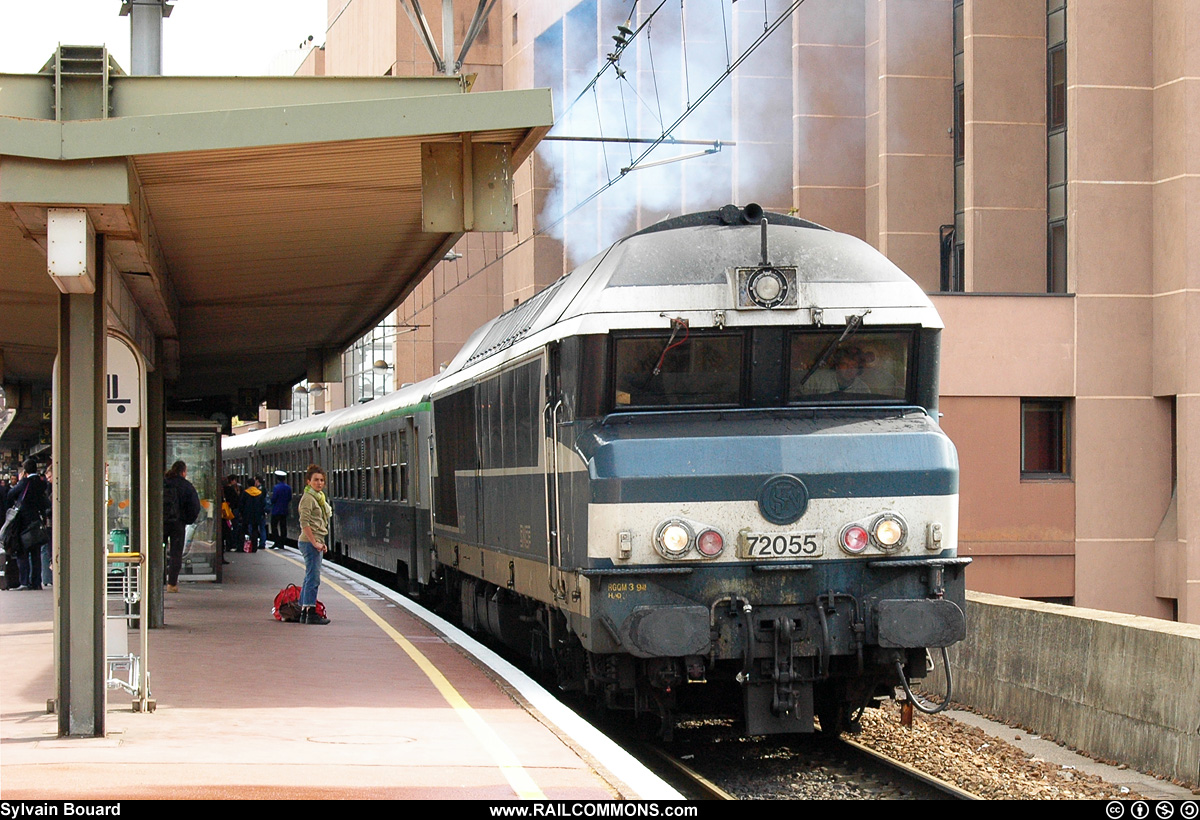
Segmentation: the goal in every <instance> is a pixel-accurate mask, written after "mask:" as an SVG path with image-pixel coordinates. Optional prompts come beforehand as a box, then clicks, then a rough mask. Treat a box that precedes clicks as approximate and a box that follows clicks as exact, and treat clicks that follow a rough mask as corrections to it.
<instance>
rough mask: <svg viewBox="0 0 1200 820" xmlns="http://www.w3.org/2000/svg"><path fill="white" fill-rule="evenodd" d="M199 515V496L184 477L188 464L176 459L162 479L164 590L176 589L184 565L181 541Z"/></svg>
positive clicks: (175, 590) (172, 590)
mask: <svg viewBox="0 0 1200 820" xmlns="http://www.w3.org/2000/svg"><path fill="white" fill-rule="evenodd" d="M199 517H200V495H199V494H198V493H197V492H196V488H195V487H194V486H192V482H190V481H188V480H187V465H186V464H184V463H183V462H182V461H176V462H175V463H174V464H172V465H171V469H169V470H167V475H166V478H164V479H163V540H164V541H165V542H166V543H167V545H168V547H169V550H170V553H169V557H168V559H167V592H178V591H179V569H180V567H182V566H183V540H184V534H185V533H186V532H187V525H188V524H195V523H196V519H197V518H199Z"/></svg>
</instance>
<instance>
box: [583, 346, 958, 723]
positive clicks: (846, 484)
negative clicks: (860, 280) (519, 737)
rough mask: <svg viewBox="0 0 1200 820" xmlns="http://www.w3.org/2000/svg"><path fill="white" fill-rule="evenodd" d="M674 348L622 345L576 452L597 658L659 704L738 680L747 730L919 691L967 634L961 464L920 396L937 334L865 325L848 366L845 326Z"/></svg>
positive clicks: (591, 643) (613, 353) (830, 716)
mask: <svg viewBox="0 0 1200 820" xmlns="http://www.w3.org/2000/svg"><path fill="white" fill-rule="evenodd" d="M674 335H675V337H676V338H675V339H672V338H671V337H672V330H666V331H664V332H662V333H657V334H655V333H647V332H644V331H639V332H636V333H630V334H622V333H614V334H613V335H612V336H611V338H610V339H609V340H608V345H609V350H608V356H607V361H608V363H609V365H610V367H611V372H610V373H609V374H608V380H607V381H608V384H609V386H610V387H609V390H610V392H609V397H610V401H611V403H610V404H609V408H610V409H611V412H610V413H608V414H606V415H605V416H603V417H602V418H600V419H598V420H597V421H596V422H595V423H593V424H590V425H581V426H580V435H579V437H578V438H577V439H576V440H575V442H574V445H575V448H576V451H577V452H579V453H580V455H581V456H582V457H583V458H584V460H585V462H586V464H587V473H588V476H589V482H590V494H591V497H590V503H589V504H588V508H587V509H588V511H587V515H588V520H587V533H588V541H587V543H588V556H587V566H588V567H589V568H588V570H586V572H587V573H588V574H589V575H590V576H591V579H592V600H593V608H592V621H593V622H594V623H595V622H598V623H602V624H606V625H607V628H603V629H593V630H592V631H591V633H590V634H589V636H588V637H589V640H588V644H587V645H588V648H589V650H590V651H593V652H595V653H597V654H601V655H604V654H608V653H612V652H616V653H628V654H629V655H630V656H632V657H634V658H638V659H641V661H640V663H641V667H642V669H643V671H644V674H645V676H646V678H647V679H648V680H649V679H653V680H654V681H656V682H657V686H658V687H659V688H660V689H661V690H664V691H665V690H670V689H675V690H678V691H680V692H681V694H685V693H686V687H685V688H684V689H679V687H680V685H681V684H684V683H685V682H687V681H692V682H700V681H706V682H707V681H710V679H711V680H713V681H714V682H715V681H717V680H720V679H725V680H736V681H737V682H738V683H739V684H740V687H741V689H742V694H743V697H744V699H745V703H744V708H743V714H744V716H745V718H746V721H747V729H748V731H750V732H751V733H754V734H758V733H771V732H802V731H811V730H812V715H813V714H814V711H821V710H824V711H825V713H826V719H825V723H828V722H830V721H831V720H838V716H840V715H842V714H844V713H848V712H849V711H852V709H854V708H857V707H858V706H861V705H863V704H864V703H865V702H867V701H868V700H869V699H870V698H871V697H872V696H874V695H875V694H876V693H877V692H878V691H880V690H881V688H882V689H887V688H888V687H890V686H891V685H893V684H896V683H898V681H895V680H894V678H895V665H896V663H897V662H899V663H900V664H901V665H902V666H903V667H905V669H906V672H905V675H906V676H907V677H923V676H924V674H925V649H926V648H927V647H939V646H947V645H949V644H952V643H954V642H956V641H958V640H961V638H962V637H963V635H964V630H965V619H964V617H963V606H964V603H963V597H964V587H963V583H962V571H961V570H962V567H961V563H960V561H959V559H957V554H956V549H955V544H956V539H957V490H958V487H957V481H958V472H957V460H956V456H955V453H954V449H953V446H952V445H951V443H950V442H949V440H948V439H947V438H946V436H945V434H943V433H942V432H941V430H940V429H939V428H938V426H937V424H936V422H935V421H934V420H933V418H932V417H931V416H930V415H929V413H928V411H927V410H926V408H924V407H921V406H919V405H916V404H915V403H913V401H912V399H913V398H914V397H915V395H916V394H917V393H918V392H919V391H920V383H921V376H920V374H921V372H922V370H921V367H920V366H919V365H918V360H919V358H920V356H921V343H922V340H924V342H925V343H926V344H928V345H930V346H931V347H934V348H935V347H936V334H935V333H929V332H924V331H922V330H920V329H918V328H883V329H872V330H870V331H863V332H861V333H860V334H858V336H857V337H856V338H854V339H853V344H854V347H853V351H854V353H853V354H852V355H853V356H854V357H856V361H855V362H853V363H852V364H853V367H848V366H847V365H846V364H845V363H844V359H843V358H842V356H841V355H840V353H841V350H843V349H844V348H843V347H842V346H841V345H839V339H841V341H842V342H843V343H844V342H845V341H846V339H845V338H843V337H842V329H828V330H820V331H805V332H799V331H796V330H794V329H785V328H763V327H754V328H747V329H742V330H731V329H728V328H726V329H721V330H717V331H714V332H711V333H706V332H703V331H701V332H692V333H689V334H688V335H687V337H686V338H683V339H681V338H680V334H679V333H678V332H676V333H675V334H674ZM763 337H767V338H766V339H764V338H763ZM781 340H786V344H782V345H781V344H780V342H781ZM763 349H782V350H783V351H784V355H783V356H782V357H779V356H776V357H774V358H773V359H765V357H758V358H756V357H755V356H754V355H753V351H755V350H763ZM864 351H871V352H872V353H873V354H874V355H873V357H872V358H871V359H869V362H870V364H871V365H874V366H875V367H877V368H878V371H877V372H866V370H867V369H866V368H865V367H863V366H862V365H861V362H862V361H863V358H864V357H865V355H866V354H865V353H864ZM925 355H926V357H930V354H929V353H926V354H925ZM822 358H824V359H825V361H826V362H828V363H830V365H829V366H825V365H822V366H821V367H814V363H819V362H820V361H821V359H822ZM592 361H595V359H592ZM776 367H779V368H780V369H781V372H778V373H775V372H773V373H756V372H755V370H756V368H757V369H760V370H761V369H767V368H770V369H774V368H776ZM839 369H840V370H841V371H842V372H839ZM655 371H657V372H655ZM814 381H816V382H817V384H816V385H815V386H811V387H810V385H812V383H813V382H814ZM652 382H658V383H659V386H657V387H654V386H652V384H651V383H652ZM756 390H758V391H770V393H771V395H768V396H763V395H761V393H756V392H755V391H756ZM825 700H828V701H830V702H831V703H832V706H826V705H825V704H824V702H823V701H825Z"/></svg>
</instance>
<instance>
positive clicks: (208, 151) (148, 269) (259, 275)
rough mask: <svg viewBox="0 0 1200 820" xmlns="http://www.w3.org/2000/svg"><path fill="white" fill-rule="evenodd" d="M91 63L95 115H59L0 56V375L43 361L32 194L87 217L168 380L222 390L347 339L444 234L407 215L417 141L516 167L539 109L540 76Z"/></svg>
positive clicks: (44, 309)
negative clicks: (104, 94)
mask: <svg viewBox="0 0 1200 820" xmlns="http://www.w3.org/2000/svg"><path fill="white" fill-rule="evenodd" d="M106 79H107V82H108V83H109V84H110V87H111V96H110V100H109V106H110V108H111V114H110V116H108V117H105V118H93V119H78V120H62V121H60V120H56V119H54V118H53V108H52V107H47V104H46V101H47V100H50V101H51V102H52V101H53V100H54V99H55V97H54V89H53V84H54V82H55V76H54V75H53V74H43V75H19V76H14V75H0V209H3V210H4V211H6V213H4V214H2V215H0V349H3V350H4V351H5V356H4V366H5V371H6V377H7V378H9V379H12V378H18V379H30V378H35V379H36V378H39V377H40V378H43V379H48V378H49V363H50V362H51V361H52V359H53V355H54V351H55V349H56V344H57V343H56V335H55V334H56V321H55V316H56V299H55V294H56V293H57V291H56V289H55V287H54V285H53V283H52V282H51V280H50V278H49V277H48V276H47V274H46V272H45V268H46V257H45V244H46V209H47V208H48V207H83V208H87V210H88V213H89V215H90V217H91V219H92V222H93V224H95V225H96V229H97V231H98V232H100V233H104V234H105V243H106V247H107V251H108V256H109V259H110V260H111V261H112V262H113V263H114V265H115V269H116V270H117V271H119V275H120V277H121V280H122V282H123V283H124V285H125V288H126V289H127V291H128V293H129V294H130V295H131V297H132V299H133V300H134V301H135V302H136V303H137V307H138V308H139V309H140V311H141V313H142V314H143V315H144V316H145V318H146V321H147V322H148V324H149V325H151V326H152V327H153V329H154V332H155V334H156V335H157V336H159V337H160V338H163V339H165V340H167V345H166V351H167V352H166V355H165V357H164V359H163V360H162V361H161V362H160V364H161V365H162V366H164V367H165V368H166V369H165V371H164V372H166V374H167V375H168V377H171V378H175V379H176V382H175V386H174V390H173V392H174V393H175V395H177V396H215V395H228V394H231V393H233V392H236V390H237V388H239V387H265V386H268V385H273V384H274V385H279V384H291V383H294V382H295V381H298V380H299V379H302V378H304V377H305V375H306V350H309V349H314V348H316V349H321V350H324V351H340V350H341V349H343V348H345V347H346V346H348V345H349V344H350V343H351V342H353V341H354V340H355V339H357V338H358V337H359V336H361V335H362V334H363V333H364V332H366V331H367V330H368V329H369V328H371V327H372V326H374V325H375V324H377V323H378V322H380V321H381V320H382V319H383V318H384V317H385V316H386V315H387V313H388V312H389V311H390V310H391V309H392V308H394V307H395V306H396V305H397V304H399V302H400V301H401V300H402V299H403V298H404V297H405V296H406V295H407V294H408V293H409V292H410V291H411V290H412V289H413V288H414V287H416V285H417V284H418V283H419V282H420V280H421V278H422V277H424V275H425V274H426V273H428V271H429V270H431V269H432V268H433V266H434V265H435V264H437V262H438V261H440V260H441V258H442V256H443V255H444V254H445V253H446V251H448V250H449V249H450V247H452V246H453V244H454V243H455V242H456V241H457V240H458V238H459V237H460V236H461V235H462V234H461V233H437V232H428V231H426V230H425V229H424V226H423V222H422V162H421V145H422V144H423V143H429V142H448V143H457V144H461V143H464V142H467V143H470V144H483V143H487V144H500V145H505V146H507V149H508V152H509V156H510V157H511V166H510V167H511V168H516V167H517V166H518V165H519V164H520V163H521V162H523V161H524V160H525V158H526V157H528V155H529V154H530V152H531V151H532V150H533V147H534V146H535V145H536V143H537V141H538V140H539V139H540V138H541V136H542V135H544V134H545V133H546V131H547V130H548V129H549V126H550V125H551V122H552V114H551V104H550V92H549V91H548V90H534V91H505V92H489V93H481V94H470V93H467V85H468V84H467V83H466V82H464V81H462V80H461V79H459V78H429V77H424V78H413V79H404V78H378V77H369V78H347V77H333V78H314V77H283V78H252V79H242V78H171V77H125V76H110V77H107V78H106ZM48 84H49V87H48ZM31 309H32V312H31ZM176 340H177V346H176V344H175V341H176ZM176 350H177V351H178V352H177V354H176V352H175V351H176Z"/></svg>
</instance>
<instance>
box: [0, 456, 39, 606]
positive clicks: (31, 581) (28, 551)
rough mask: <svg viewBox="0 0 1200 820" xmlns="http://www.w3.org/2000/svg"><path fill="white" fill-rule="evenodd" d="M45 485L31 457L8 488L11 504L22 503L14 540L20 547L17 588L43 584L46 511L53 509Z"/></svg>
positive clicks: (37, 586)
mask: <svg viewBox="0 0 1200 820" xmlns="http://www.w3.org/2000/svg"><path fill="white" fill-rule="evenodd" d="M46 488H47V484H46V479H44V478H42V476H41V475H40V474H39V473H38V471H37V461H36V460H35V459H32V458H31V459H28V460H26V462H25V463H24V465H22V470H21V480H20V481H18V482H17V485H16V486H15V487H13V488H12V489H10V490H9V491H8V506H9V507H12V505H13V504H20V505H21V506H20V512H19V513H17V518H16V521H15V522H14V523H15V524H16V528H15V532H16V533H17V534H18V535H17V536H16V538H17V540H16V541H15V542H11V543H15V544H16V545H17V550H18V552H17V565H18V567H19V572H20V581H21V584H20V586H18V587H17V589H41V588H42V544H44V543H45V542H46V541H48V540H50V531H49V530H48V529H46V524H45V515H46V514H47V513H48V512H50V497H49V494H48V493H47V492H46ZM6 546H7V545H6Z"/></svg>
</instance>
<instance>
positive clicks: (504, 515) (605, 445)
mask: <svg viewBox="0 0 1200 820" xmlns="http://www.w3.org/2000/svg"><path fill="white" fill-rule="evenodd" d="M941 328H942V324H941V321H940V319H939V317H938V315H937V313H936V311H935V310H934V308H933V306H932V304H931V303H930V301H929V299H928V298H927V296H926V295H925V294H924V292H923V291H922V290H921V289H920V288H919V287H918V286H917V285H916V284H915V283H914V282H913V281H912V280H911V279H909V278H908V277H907V276H906V275H905V274H904V273H902V272H901V271H900V270H899V269H898V268H897V267H896V266H895V265H893V264H892V263H891V262H890V261H888V260H887V259H886V258H885V257H884V256H883V255H882V254H880V253H878V252H877V251H876V250H874V249H873V248H871V247H870V246H869V245H867V244H866V243H864V242H862V241H860V240H858V239H855V238H853V237H851V236H847V235H845V234H841V233H837V232H835V231H831V230H827V229H825V228H822V227H821V226H819V225H816V224H814V223H811V222H807V221H805V220H801V219H797V218H793V217H789V216H784V215H780V214H775V213H766V212H763V211H762V209H760V208H758V207H757V206H753V205H750V206H747V207H746V208H744V209H743V208H738V207H735V206H726V207H725V208H722V209H720V210H716V211H708V212H703V213H696V214H690V215H686V216H682V217H678V218H674V219H669V220H666V221H664V222H660V223H658V224H656V225H653V226H651V227H648V228H646V229H645V230H642V231H640V232H638V233H635V234H633V235H631V236H629V237H626V238H624V239H622V240H620V241H618V242H617V243H616V244H614V245H613V246H611V247H610V248H608V249H607V250H605V251H603V252H602V253H600V254H599V255H597V256H596V257H595V258H593V259H591V260H590V261H588V262H587V263H585V264H584V265H582V266H581V267H579V268H577V269H576V270H574V271H573V272H571V273H569V274H567V275H565V276H563V277H562V278H561V279H559V280H558V281H556V282H555V283H554V284H552V285H550V286H549V287H547V288H546V289H545V290H543V291H541V292H540V293H539V294H537V295H536V296H534V297H532V298H530V299H529V300H527V301H526V302H524V303H522V304H520V305H518V306H517V307H514V308H513V309H511V310H509V311H508V312H506V313H504V314H503V315H501V316H499V317H498V318H496V319H495V320H493V321H492V322H490V323H488V324H487V325H485V326H484V327H482V328H480V329H479V330H478V331H476V333H475V334H474V335H473V336H472V337H471V338H470V339H469V340H468V341H467V343H466V344H465V345H464V346H463V348H462V350H461V351H460V352H459V353H458V355H457V356H456V357H455V359H454V360H453V361H452V362H451V363H450V364H449V365H448V366H447V367H446V368H445V370H444V371H443V372H442V373H441V374H439V375H438V376H437V377H435V378H433V379H430V380H428V381H426V382H423V383H421V384H419V385H413V386H410V387H406V388H404V389H402V390H401V391H399V392H398V393H396V394H393V395H392V396H389V397H387V398H386V399H380V400H376V401H375V402H371V403H369V404H367V405H363V406H360V407H354V408H348V409H346V410H343V411H338V412H336V413H332V414H328V415H327V416H322V417H318V419H321V420H320V421H315V420H308V421H307V422H304V423H305V424H307V425H308V427H306V428H305V429H304V430H303V431H301V435H300V436H299V438H297V436H296V435H293V434H289V433H287V432H285V431H286V430H287V427H289V426H291V425H285V426H284V427H281V428H276V430H270V431H265V432H263V433H258V434H254V435H255V439H252V440H249V441H247V442H245V443H242V442H239V441H237V439H234V440H232V441H230V442H228V443H227V444H226V462H227V471H228V470H235V471H236V470H241V471H245V472H254V471H258V472H267V471H269V470H272V469H280V467H277V466H273V465H274V464H275V463H277V462H278V463H279V464H285V465H288V466H285V467H283V468H284V469H288V470H289V471H292V470H293V469H299V470H302V469H303V466H300V462H306V459H307V460H313V461H317V462H318V463H321V464H322V465H323V466H326V467H328V468H329V469H330V479H331V481H330V488H331V495H332V500H333V504H334V509H335V513H336V515H335V524H334V534H333V537H332V539H333V542H334V545H335V546H334V550H335V553H339V554H341V555H343V556H345V557H348V558H352V559H354V560H358V561H361V562H364V563H367V564H370V565H372V566H375V567H379V568H381V569H384V570H386V571H387V572H389V573H392V572H395V573H396V576H395V577H396V580H397V581H398V582H399V583H400V584H402V585H403V588H404V589H406V590H408V591H410V592H413V593H433V592H436V593H438V595H439V596H440V598H441V600H442V601H443V603H447V602H448V604H449V605H450V606H451V607H452V608H453V610H454V612H455V614H456V615H457V616H458V617H459V618H460V619H461V621H462V623H463V624H464V626H466V627H468V628H470V629H474V630H477V631H480V632H484V633H487V634H489V635H491V636H493V637H494V638H496V639H497V640H500V641H502V642H504V643H505V644H507V645H508V646H510V647H512V648H513V649H514V650H516V651H519V652H521V653H522V654H524V655H525V656H527V657H528V658H529V659H530V660H531V662H532V663H533V665H535V666H536V667H539V668H541V669H544V670H547V671H550V672H552V673H553V674H554V675H555V676H556V679H557V682H558V685H559V686H560V687H561V688H563V689H566V690H578V691H581V692H584V693H587V694H589V695H591V696H592V697H594V698H595V699H596V700H598V701H600V702H601V703H603V704H604V705H605V706H607V707H609V708H615V709H630V710H633V711H635V712H637V713H648V714H655V715H658V716H660V717H661V718H662V720H663V722H664V726H667V727H669V726H670V725H671V723H672V721H673V719H674V717H675V716H676V715H677V714H679V713H694V712H711V711H718V712H731V713H734V714H735V715H736V716H737V717H738V718H740V720H741V721H742V726H743V729H744V731H745V733H747V734H773V733H795V732H811V731H813V730H814V720H813V718H814V716H816V717H817V718H818V719H819V721H820V724H821V727H822V729H823V730H825V731H834V732H836V731H840V730H842V729H844V728H846V727H847V726H848V725H852V723H853V720H854V718H855V715H856V713H857V712H859V711H860V710H861V709H862V708H864V707H867V706H870V705H873V704H875V703H876V702H877V699H879V698H883V697H889V696H892V695H893V694H894V693H895V692H896V690H897V687H901V686H904V687H907V686H908V683H909V681H911V680H913V679H918V678H922V677H924V676H925V675H926V673H927V670H928V666H927V660H928V650H929V649H933V648H943V649H944V648H945V647H947V646H949V645H951V644H953V643H955V642H957V641H959V640H961V639H962V638H963V636H964V635H965V629H966V620H965V615H964V594H965V588H964V580H963V573H964V569H965V566H966V564H967V563H968V562H969V559H966V558H960V557H959V556H958V554H957V525H958V464H957V456H956V453H955V450H954V447H953V445H952V444H951V442H950V440H949V439H948V438H947V437H946V435H945V434H944V433H943V432H942V431H941V429H940V427H939V426H938V422H937V418H938V413H937V397H938V359H939V340H940V331H941ZM239 438H240V437H239ZM289 442H290V443H289ZM288 447H290V448H291V449H290V450H289V449H288ZM289 453H290V454H291V455H289ZM288 459H291V460H290V461H289V460H288Z"/></svg>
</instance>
